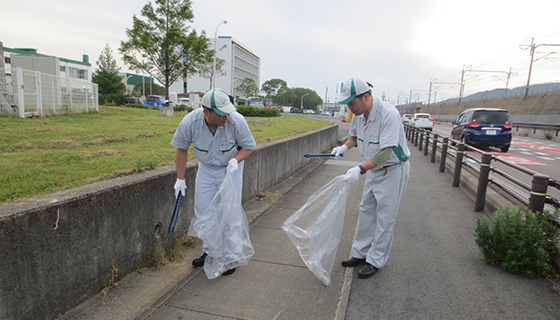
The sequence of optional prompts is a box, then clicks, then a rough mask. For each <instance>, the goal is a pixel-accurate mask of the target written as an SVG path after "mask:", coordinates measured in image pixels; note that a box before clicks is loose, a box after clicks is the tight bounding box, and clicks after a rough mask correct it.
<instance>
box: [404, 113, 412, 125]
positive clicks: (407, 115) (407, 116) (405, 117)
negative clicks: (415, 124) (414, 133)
mask: <svg viewBox="0 0 560 320" xmlns="http://www.w3.org/2000/svg"><path fill="white" fill-rule="evenodd" d="M411 120H412V115H411V114H405V115H403V116H402V122H403V124H408V123H410V121H411Z"/></svg>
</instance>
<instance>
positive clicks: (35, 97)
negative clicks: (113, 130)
mask: <svg viewBox="0 0 560 320" xmlns="http://www.w3.org/2000/svg"><path fill="white" fill-rule="evenodd" d="M91 80H92V67H91V64H90V63H89V56H88V55H83V56H82V61H78V60H71V59H66V58H59V57H55V56H49V55H45V54H42V53H38V52H37V49H32V48H9V47H4V46H3V43H2V42H0V111H2V112H12V113H18V114H19V116H20V117H22V118H24V117H28V116H48V115H53V114H63V113H72V112H90V111H94V110H95V111H98V107H99V105H98V89H97V84H94V83H92V82H91Z"/></svg>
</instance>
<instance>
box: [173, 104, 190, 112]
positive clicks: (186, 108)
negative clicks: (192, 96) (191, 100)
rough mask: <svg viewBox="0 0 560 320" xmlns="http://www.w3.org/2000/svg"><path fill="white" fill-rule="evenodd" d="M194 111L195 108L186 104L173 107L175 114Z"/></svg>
mask: <svg viewBox="0 0 560 320" xmlns="http://www.w3.org/2000/svg"><path fill="white" fill-rule="evenodd" d="M193 110H194V108H193V107H191V106H187V105H186V104H179V105H176V106H173V111H175V112H181V111H186V112H191V111H193Z"/></svg>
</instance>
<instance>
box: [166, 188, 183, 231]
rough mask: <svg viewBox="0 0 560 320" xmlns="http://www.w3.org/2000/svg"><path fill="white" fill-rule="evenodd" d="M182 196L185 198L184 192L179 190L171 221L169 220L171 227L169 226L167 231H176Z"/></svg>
mask: <svg viewBox="0 0 560 320" xmlns="http://www.w3.org/2000/svg"><path fill="white" fill-rule="evenodd" d="M181 198H183V193H181V192H179V195H177V200H176V201H175V209H173V215H172V216H171V221H170V222H169V227H168V228H167V233H173V232H175V225H176V224H177V217H178V216H179V208H181Z"/></svg>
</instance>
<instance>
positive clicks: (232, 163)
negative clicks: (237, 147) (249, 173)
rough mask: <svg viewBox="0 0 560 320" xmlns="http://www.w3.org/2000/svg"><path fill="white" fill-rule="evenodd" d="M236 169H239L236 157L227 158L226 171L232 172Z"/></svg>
mask: <svg viewBox="0 0 560 320" xmlns="http://www.w3.org/2000/svg"><path fill="white" fill-rule="evenodd" d="M237 169H239V164H238V162H237V159H235V158H231V160H229V162H228V164H227V167H226V171H227V172H231V173H234V172H235V171H237Z"/></svg>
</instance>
